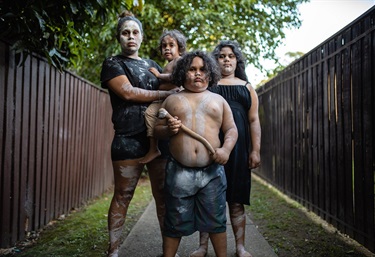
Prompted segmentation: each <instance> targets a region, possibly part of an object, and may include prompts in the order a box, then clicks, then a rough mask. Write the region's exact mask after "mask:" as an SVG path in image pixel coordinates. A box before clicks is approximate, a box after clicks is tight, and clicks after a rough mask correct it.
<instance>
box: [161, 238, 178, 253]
mask: <svg viewBox="0 0 375 257" xmlns="http://www.w3.org/2000/svg"><path fill="white" fill-rule="evenodd" d="M180 241H181V237H167V236H165V237H163V257H176V256H178V255H177V250H178V246H179V244H180Z"/></svg>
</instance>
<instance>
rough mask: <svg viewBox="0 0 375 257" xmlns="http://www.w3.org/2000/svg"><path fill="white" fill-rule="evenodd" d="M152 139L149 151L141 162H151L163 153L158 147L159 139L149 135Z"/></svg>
mask: <svg viewBox="0 0 375 257" xmlns="http://www.w3.org/2000/svg"><path fill="white" fill-rule="evenodd" d="M149 139H150V148H149V150H148V153H147V154H146V155H145V156H144V157H143V158H142V159H141V160H140V161H139V163H143V164H146V163H149V162H150V161H152V160H153V159H155V158H156V157H158V156H160V155H161V152H160V150H159V147H158V140H157V139H156V138H154V137H149Z"/></svg>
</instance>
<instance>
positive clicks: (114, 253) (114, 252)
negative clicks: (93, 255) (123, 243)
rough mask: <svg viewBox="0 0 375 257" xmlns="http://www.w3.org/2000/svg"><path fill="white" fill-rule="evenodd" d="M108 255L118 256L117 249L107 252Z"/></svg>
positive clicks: (110, 256) (109, 256) (111, 256)
mask: <svg viewBox="0 0 375 257" xmlns="http://www.w3.org/2000/svg"><path fill="white" fill-rule="evenodd" d="M107 256H108V257H118V249H115V250H113V251H112V252H109V253H108V255H107Z"/></svg>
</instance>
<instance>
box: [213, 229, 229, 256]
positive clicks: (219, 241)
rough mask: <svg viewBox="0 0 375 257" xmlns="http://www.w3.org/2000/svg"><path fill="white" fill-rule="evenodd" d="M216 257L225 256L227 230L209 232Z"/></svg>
mask: <svg viewBox="0 0 375 257" xmlns="http://www.w3.org/2000/svg"><path fill="white" fill-rule="evenodd" d="M210 239H211V242H212V246H213V247H214V250H215V254H216V257H227V232H223V233H210Z"/></svg>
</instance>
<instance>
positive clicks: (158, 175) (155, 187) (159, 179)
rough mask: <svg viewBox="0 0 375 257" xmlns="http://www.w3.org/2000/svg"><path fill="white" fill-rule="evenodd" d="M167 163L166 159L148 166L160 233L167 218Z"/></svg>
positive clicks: (158, 160) (156, 160)
mask: <svg viewBox="0 0 375 257" xmlns="http://www.w3.org/2000/svg"><path fill="white" fill-rule="evenodd" d="M166 163H167V161H166V160H164V159H155V160H153V161H152V162H151V163H149V164H148V165H147V168H148V171H149V172H148V173H149V177H150V182H151V190H152V195H153V197H154V199H155V205H156V214H157V217H158V220H159V226H160V231H163V227H164V216H165V199H164V178H165V165H166Z"/></svg>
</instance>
